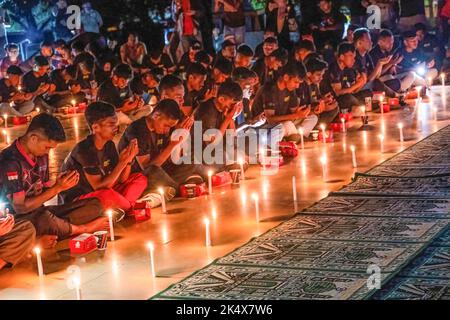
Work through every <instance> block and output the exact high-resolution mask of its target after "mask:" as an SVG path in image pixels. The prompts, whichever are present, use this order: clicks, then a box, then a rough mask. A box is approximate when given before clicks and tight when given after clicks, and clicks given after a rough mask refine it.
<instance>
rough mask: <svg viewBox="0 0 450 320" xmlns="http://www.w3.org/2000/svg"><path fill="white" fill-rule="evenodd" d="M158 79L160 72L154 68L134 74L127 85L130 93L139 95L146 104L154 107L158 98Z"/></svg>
mask: <svg viewBox="0 0 450 320" xmlns="http://www.w3.org/2000/svg"><path fill="white" fill-rule="evenodd" d="M159 81H160V74H158V73H157V72H156V71H154V70H152V71H147V72H145V73H143V74H138V75H135V76H134V78H133V79H132V80H131V81H130V85H129V86H130V90H131V93H132V94H135V95H138V96H140V97H141V98H142V99H143V100H144V102H145V103H146V104H148V105H150V106H152V107H154V106H155V105H156V103H157V102H158V100H159V92H158V84H159Z"/></svg>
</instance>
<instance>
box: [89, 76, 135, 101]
mask: <svg viewBox="0 0 450 320" xmlns="http://www.w3.org/2000/svg"><path fill="white" fill-rule="evenodd" d="M130 96H131V94H130V90H129V87H128V86H127V87H125V88H124V89H119V88H117V87H115V86H114V85H113V83H112V81H111V79H108V80H106V81H105V82H103V83H102V84H101V85H100V87H99V89H98V93H97V97H98V100H99V101H105V102H108V103H110V104H112V105H113V106H115V107H116V108H120V107H122V105H123V103H124V102H125V100H126V99H128V98H129V97H130Z"/></svg>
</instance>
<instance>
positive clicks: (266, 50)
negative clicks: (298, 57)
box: [255, 31, 278, 58]
mask: <svg viewBox="0 0 450 320" xmlns="http://www.w3.org/2000/svg"><path fill="white" fill-rule="evenodd" d="M266 35H267V37H266ZM277 49H278V40H277V38H276V37H275V36H274V33H273V32H272V31H266V33H264V41H263V42H262V43H260V44H259V45H257V46H256V49H255V57H256V58H261V57H267V56H270V54H271V53H272V52H274V51H275V50H277Z"/></svg>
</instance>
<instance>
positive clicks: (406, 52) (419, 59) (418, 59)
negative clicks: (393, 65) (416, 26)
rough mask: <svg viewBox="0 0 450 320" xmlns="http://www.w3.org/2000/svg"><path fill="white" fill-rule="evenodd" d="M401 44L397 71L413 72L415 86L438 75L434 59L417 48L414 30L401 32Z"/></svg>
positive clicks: (425, 83)
mask: <svg viewBox="0 0 450 320" xmlns="http://www.w3.org/2000/svg"><path fill="white" fill-rule="evenodd" d="M402 36H403V46H402V47H401V49H400V50H399V53H400V54H401V55H402V56H403V60H402V61H401V62H400V63H399V65H398V68H399V69H398V72H400V73H401V72H408V71H409V72H414V75H415V80H414V84H413V85H415V86H422V87H423V86H426V85H427V80H426V79H428V78H431V79H432V80H434V79H435V78H436V77H437V76H438V75H439V73H438V70H437V68H436V60H435V59H434V58H433V57H427V56H426V55H425V54H424V53H423V51H422V50H421V49H420V48H419V40H418V39H417V34H416V31H415V30H409V31H405V32H404V33H403V34H402Z"/></svg>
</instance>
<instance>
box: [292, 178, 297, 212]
mask: <svg viewBox="0 0 450 320" xmlns="http://www.w3.org/2000/svg"><path fill="white" fill-rule="evenodd" d="M292 199H293V200H294V211H295V212H297V211H298V210H297V181H296V178H295V176H293V177H292Z"/></svg>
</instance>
